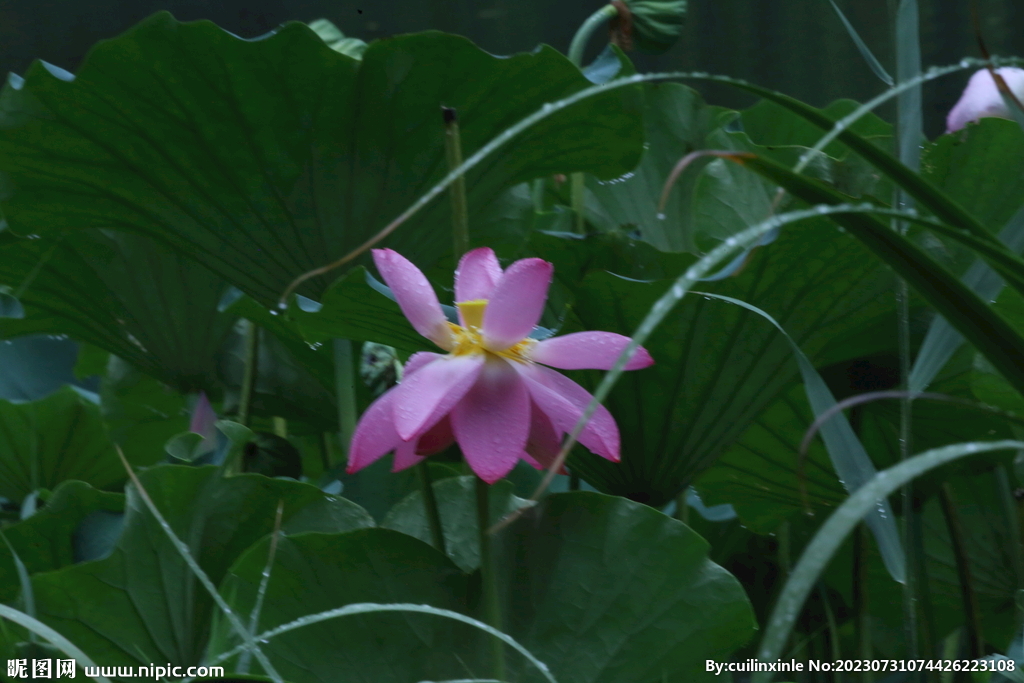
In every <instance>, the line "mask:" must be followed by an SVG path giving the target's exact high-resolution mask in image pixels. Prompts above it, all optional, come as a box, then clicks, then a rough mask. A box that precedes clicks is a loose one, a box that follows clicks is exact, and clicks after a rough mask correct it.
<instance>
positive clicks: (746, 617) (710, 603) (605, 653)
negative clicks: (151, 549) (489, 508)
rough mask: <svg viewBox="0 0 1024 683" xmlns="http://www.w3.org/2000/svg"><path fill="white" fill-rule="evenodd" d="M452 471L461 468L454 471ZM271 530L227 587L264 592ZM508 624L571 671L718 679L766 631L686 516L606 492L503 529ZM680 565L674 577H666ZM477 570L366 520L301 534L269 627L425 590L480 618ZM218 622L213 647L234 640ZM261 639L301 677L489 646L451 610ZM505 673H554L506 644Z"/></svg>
mask: <svg viewBox="0 0 1024 683" xmlns="http://www.w3.org/2000/svg"><path fill="white" fill-rule="evenodd" d="M449 481H453V480H449ZM266 552H267V550H266V542H264V543H261V544H260V545H258V546H256V547H254V548H253V549H252V550H250V551H249V552H248V553H247V554H246V555H245V556H244V557H242V558H241V559H240V560H239V561H238V562H237V563H236V564H235V566H234V567H232V569H231V573H230V574H229V576H228V578H227V580H226V581H225V583H224V587H223V589H222V594H223V595H224V596H225V598H227V599H228V600H229V601H231V602H232V604H233V606H235V607H236V609H237V610H238V611H239V612H240V613H243V614H246V613H248V610H249V609H250V608H251V606H252V605H253V603H254V600H255V596H256V593H257V589H258V586H259V583H260V578H261V575H262V572H263V567H264V565H265V563H266ZM494 552H495V561H496V565H497V566H498V567H499V575H498V578H499V582H500V587H501V595H502V596H503V597H502V598H501V599H502V601H503V602H504V615H505V616H504V619H505V622H504V627H505V631H506V632H507V633H508V634H509V635H511V636H512V637H513V638H515V639H516V640H517V641H519V642H520V643H521V644H522V645H524V646H525V647H526V648H527V649H528V650H530V651H531V652H533V653H534V654H535V655H536V656H537V657H538V658H539V659H540V660H541V661H542V662H544V663H545V664H547V665H548V666H549V667H550V669H551V672H552V674H553V676H554V677H555V679H556V680H558V681H559V682H560V683H599V682H600V683H612V682H613V681H661V680H705V679H707V680H710V675H709V674H707V673H705V672H704V661H705V660H706V659H722V658H725V657H728V655H729V654H730V653H731V652H733V651H734V650H735V649H736V648H737V647H739V646H740V645H742V644H743V643H744V642H745V641H746V640H747V639H748V638H749V637H750V636H751V635H752V633H753V630H754V628H755V625H754V621H753V615H752V612H751V609H750V603H749V602H748V601H747V598H746V596H745V595H744V593H743V589H742V587H741V586H740V584H739V582H737V581H736V580H735V579H734V578H733V577H732V576H731V575H729V574H728V572H726V571H725V570H723V569H722V568H721V567H719V566H717V565H715V564H714V563H712V562H711V561H710V560H708V557H707V554H708V545H707V543H706V542H705V541H704V540H703V539H701V538H700V537H699V536H698V535H697V534H696V533H694V532H693V531H691V530H690V529H688V528H687V527H685V526H684V525H683V524H681V523H680V522H678V521H676V520H674V519H671V518H670V517H666V516H665V515H663V514H661V513H660V512H657V511H655V510H651V509H649V508H647V507H645V506H642V505H638V504H636V503H632V502H630V501H626V500H623V499H620V498H614V497H611V496H604V495H601V494H595V493H579V492H577V493H562V494H554V495H551V496H549V497H548V498H546V499H545V500H544V501H543V502H542V503H541V504H540V505H539V506H538V508H536V509H535V510H532V511H530V512H528V513H527V514H526V515H525V516H524V518H523V519H521V520H519V521H517V522H516V523H515V524H513V525H512V526H510V527H509V528H508V529H507V530H505V531H503V532H501V534H500V535H499V536H497V537H496V538H495V540H494ZM666 576H671V577H672V578H671V580H670V581H666V580H665V577H666ZM475 582H476V577H475V576H466V575H463V574H461V573H459V572H458V570H457V569H456V567H455V566H454V565H453V564H451V563H450V562H449V561H448V560H447V559H446V558H445V557H444V556H442V555H441V554H440V553H439V552H437V551H436V550H434V549H433V548H431V547H429V546H428V545H427V544H426V543H423V542H421V541H418V540H415V539H413V538H411V537H409V536H405V535H403V534H398V533H396V532H393V531H385V530H366V531H357V532H354V533H349V534H343V535H334V536H325V535H319V534H304V535H302V536H297V537H292V538H289V539H287V540H286V541H285V542H283V543H282V545H281V546H279V550H278V561H277V562H276V563H275V566H274V568H273V570H272V576H271V580H270V582H269V587H268V591H267V595H266V602H265V603H264V608H263V619H262V620H261V628H263V629H267V628H272V627H274V626H275V625H278V624H282V623H286V622H288V621H291V620H293V619H296V618H298V617H301V616H304V615H307V614H314V613H318V612H322V611H324V610H327V609H332V608H336V607H342V606H344V605H347V604H352V603H359V602H385V603H386V602H413V603H416V602H419V603H425V604H429V605H432V606H434V607H443V608H446V609H452V610H455V611H459V612H463V613H468V614H470V615H471V616H476V617H477V618H479V605H478V602H477V601H478V594H477V592H476V590H475V589H474V586H475V585H476V583H475ZM223 622H224V620H223V619H218V626H217V632H216V634H215V637H214V638H213V639H212V643H213V646H212V648H211V654H216V653H217V652H223V651H224V650H225V649H227V648H228V647H231V646H233V645H234V642H236V641H229V640H228V638H227V636H228V631H227V627H226V625H225V624H224V623H223ZM264 647H265V651H266V652H267V653H268V655H269V656H270V657H271V661H272V662H273V663H274V665H275V667H277V668H278V670H279V671H280V673H281V674H282V676H284V677H285V678H286V679H290V680H293V681H296V682H306V681H309V682H314V681H325V682H326V681H334V680H337V672H338V671H345V672H346V679H345V680H346V681H351V682H352V683H356V682H362V681H366V682H367V683H369V682H371V681H381V680H395V681H406V680H408V681H416V680H422V679H423V678H424V677H427V676H430V677H431V678H430V680H446V679H452V678H455V677H457V676H458V677H462V678H466V677H470V678H486V677H488V676H489V675H490V673H491V671H490V667H489V666H488V665H487V662H486V653H487V652H488V649H489V648H488V646H487V643H486V641H485V640H483V639H482V638H481V637H480V636H479V635H478V634H477V633H476V632H468V631H467V630H466V629H465V628H464V627H462V626H461V625H459V624H457V623H455V622H451V621H446V620H445V619H444V618H443V617H433V616H431V617H425V616H422V615H418V614H417V615H406V614H402V615H395V614H374V615H359V616H350V617H341V618H337V619H333V620H330V621H326V622H320V623H318V624H316V625H315V626H310V627H305V628H301V629H298V630H295V631H292V632H289V633H286V634H283V635H280V636H277V637H275V638H274V639H273V640H271V641H270V642H269V643H267V644H266V645H265V646H264ZM507 666H508V669H509V671H508V680H510V681H519V682H526V681H529V682H530V683H533V682H534V681H542V680H545V679H543V678H542V677H541V676H540V675H539V674H538V673H537V671H536V669H533V668H532V667H531V665H530V664H529V663H527V662H526V661H524V660H523V658H522V657H520V656H519V655H518V654H515V653H514V652H512V651H511V650H509V651H508V654H507Z"/></svg>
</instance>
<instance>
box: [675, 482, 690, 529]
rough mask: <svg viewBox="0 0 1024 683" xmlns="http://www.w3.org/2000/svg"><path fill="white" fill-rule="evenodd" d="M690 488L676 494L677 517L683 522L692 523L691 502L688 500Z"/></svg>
mask: <svg viewBox="0 0 1024 683" xmlns="http://www.w3.org/2000/svg"><path fill="white" fill-rule="evenodd" d="M689 490H690V489H689V488H685V489H683V490H682V491H680V492H679V495H678V496H676V519H678V520H679V521H680V522H682V523H683V524H689V523H690V504H689V503H687V502H686V493H687V491H689Z"/></svg>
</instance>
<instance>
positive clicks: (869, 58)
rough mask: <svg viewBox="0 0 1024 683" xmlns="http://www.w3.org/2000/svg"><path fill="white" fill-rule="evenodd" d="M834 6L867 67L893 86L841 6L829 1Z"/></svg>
mask: <svg viewBox="0 0 1024 683" xmlns="http://www.w3.org/2000/svg"><path fill="white" fill-rule="evenodd" d="M828 1H829V2H830V3H831V4H832V9H834V10H835V11H836V14H837V15H839V21H841V22H843V26H844V27H845V28H846V32H847V33H848V34H849V35H850V39H851V40H853V44H854V45H856V46H857V51H858V52H860V56H861V57H863V58H864V61H865V62H867V65H868V66H869V67H871V71H872V72H873V73H874V74H875V75H876V76H878V78H879V80H881V81H882V82H883V83H885V84H886V85H889V86H891V85H892V84H893V82H894V81H893V80H892V76H890V75H889V72H888V71H886V70H885V67H884V66H882V63H881V62H879V61H878V59H876V58H875V55H874V54H873V53H872V52H871V48H869V47H868V46H867V43H865V42H864V41H863V40H861V37H860V34H859V33H857V29H855V28H854V27H853V24H851V23H850V20H849V19H847V18H846V15H845V14H843V10H841V9H839V5H837V4H836V2H835V0H828Z"/></svg>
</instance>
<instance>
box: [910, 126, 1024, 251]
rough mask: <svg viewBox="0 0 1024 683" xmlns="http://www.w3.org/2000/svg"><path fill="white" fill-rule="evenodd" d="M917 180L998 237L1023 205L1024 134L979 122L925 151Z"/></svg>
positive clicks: (1018, 127) (1014, 128)
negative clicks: (927, 183) (923, 180)
mask: <svg viewBox="0 0 1024 683" xmlns="http://www.w3.org/2000/svg"><path fill="white" fill-rule="evenodd" d="M997 169H998V172H994V171H996V170H997ZM921 175H923V176H924V177H925V178H926V179H928V180H929V181H931V182H932V183H933V184H934V185H935V186H936V187H938V188H939V189H941V190H942V191H943V192H945V193H947V194H948V195H949V197H950V198H951V199H952V200H954V201H956V202H957V203H958V204H960V205H961V206H962V207H964V208H965V209H967V210H969V211H970V212H971V215H972V216H974V217H975V218H976V219H978V221H979V222H980V223H981V224H982V225H984V226H985V227H987V228H989V229H990V230H992V232H994V233H995V232H998V231H999V229H1000V228H1001V227H1003V225H1005V224H1006V222H1007V221H1008V220H1009V219H1010V217H1011V216H1012V215H1013V214H1014V213H1016V211H1017V209H1019V208H1020V206H1021V204H1022V203H1024V132H1022V131H1021V128H1020V126H1018V125H1017V124H1016V123H1014V122H1013V121H1006V120H1004V119H997V118H984V119H981V120H980V121H979V122H978V123H977V124H976V125H973V126H969V127H967V128H966V129H965V130H963V131H961V132H960V133H957V134H955V135H943V136H941V137H940V138H939V139H938V140H936V141H935V142H934V143H931V144H929V145H926V146H925V149H924V151H923V152H922V155H921Z"/></svg>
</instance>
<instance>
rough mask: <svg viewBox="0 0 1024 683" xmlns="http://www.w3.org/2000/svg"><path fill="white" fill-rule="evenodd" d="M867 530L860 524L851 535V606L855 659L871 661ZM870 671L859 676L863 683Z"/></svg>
mask: <svg viewBox="0 0 1024 683" xmlns="http://www.w3.org/2000/svg"><path fill="white" fill-rule="evenodd" d="M867 544H868V528H867V525H866V524H864V523H861V524H859V525H857V529H856V531H854V535H853V604H854V609H855V610H856V612H857V621H856V634H857V657H858V658H859V659H864V660H867V659H871V650H872V648H871V611H870V607H869V604H868V591H867V588H868V564H867V557H866V555H867ZM871 679H872V676H871V671H870V670H867V669H865V670H864V672H863V673H862V674H861V680H862V681H863V683H871Z"/></svg>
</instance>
